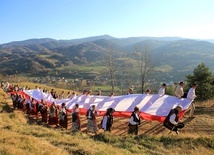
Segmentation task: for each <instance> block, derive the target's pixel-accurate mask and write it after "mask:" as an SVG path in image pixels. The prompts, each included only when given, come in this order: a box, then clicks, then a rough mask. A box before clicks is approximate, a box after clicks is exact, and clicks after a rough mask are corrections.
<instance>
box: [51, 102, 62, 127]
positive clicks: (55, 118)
mask: <svg viewBox="0 0 214 155" xmlns="http://www.w3.org/2000/svg"><path fill="white" fill-rule="evenodd" d="M58 123H59V121H58V109H57V106H56V102H53V103H52V104H51V106H50V108H49V120H48V124H49V125H56V127H58V126H59V125H58Z"/></svg>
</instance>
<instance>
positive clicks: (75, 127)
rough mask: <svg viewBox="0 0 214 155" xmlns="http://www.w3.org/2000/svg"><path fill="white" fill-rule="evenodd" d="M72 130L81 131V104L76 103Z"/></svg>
mask: <svg viewBox="0 0 214 155" xmlns="http://www.w3.org/2000/svg"><path fill="white" fill-rule="evenodd" d="M71 130H72V131H80V117H79V104H76V105H75V107H74V109H73V112H72V127H71Z"/></svg>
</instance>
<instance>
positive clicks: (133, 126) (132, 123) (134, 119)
mask: <svg viewBox="0 0 214 155" xmlns="http://www.w3.org/2000/svg"><path fill="white" fill-rule="evenodd" d="M139 112H140V110H139V108H138V107H135V108H134V111H133V112H132V115H131V117H130V120H129V125H128V126H129V132H128V133H129V134H133V133H134V134H135V135H138V125H140V116H139Z"/></svg>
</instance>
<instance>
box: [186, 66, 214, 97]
mask: <svg viewBox="0 0 214 155" xmlns="http://www.w3.org/2000/svg"><path fill="white" fill-rule="evenodd" d="M186 78H187V82H188V84H189V86H190V87H191V85H192V84H193V83H196V84H197V85H198V88H197V89H196V95H197V96H198V97H197V99H198V100H208V99H210V98H213V96H214V91H213V89H214V85H213V81H214V76H213V74H212V71H210V70H209V68H208V67H207V66H205V64H204V63H201V64H199V65H198V66H197V67H196V68H195V69H194V70H193V75H187V76H186Z"/></svg>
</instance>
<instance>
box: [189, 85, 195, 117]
mask: <svg viewBox="0 0 214 155" xmlns="http://www.w3.org/2000/svg"><path fill="white" fill-rule="evenodd" d="M196 88H197V85H196V84H195V83H194V84H193V85H192V88H190V89H189V91H188V93H187V98H188V99H190V100H192V103H191V105H190V113H189V114H190V115H189V116H190V117H191V118H193V114H194V111H195V104H194V102H193V101H194V99H195V98H196V97H197V96H196V95H195V90H196Z"/></svg>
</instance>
